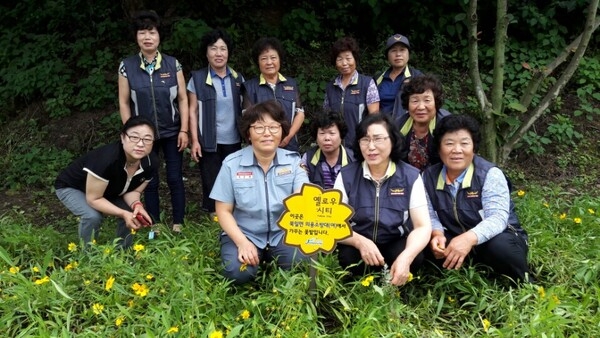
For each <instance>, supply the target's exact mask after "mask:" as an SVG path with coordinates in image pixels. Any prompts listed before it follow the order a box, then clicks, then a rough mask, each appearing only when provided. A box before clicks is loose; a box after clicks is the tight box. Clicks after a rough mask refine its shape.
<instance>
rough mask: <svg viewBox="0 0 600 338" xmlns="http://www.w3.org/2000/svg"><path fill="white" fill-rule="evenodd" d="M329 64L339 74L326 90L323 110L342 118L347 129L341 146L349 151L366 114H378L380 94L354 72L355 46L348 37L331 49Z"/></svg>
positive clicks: (356, 44) (367, 80)
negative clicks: (357, 127) (337, 114)
mask: <svg viewBox="0 0 600 338" xmlns="http://www.w3.org/2000/svg"><path fill="white" fill-rule="evenodd" d="M330 57H331V63H332V64H333V65H334V66H335V68H336V69H337V70H338V72H339V73H340V74H339V75H338V76H337V77H336V78H335V79H334V80H333V81H331V82H330V83H328V84H327V87H326V88H325V100H324V101H323V109H324V110H325V111H333V112H336V113H339V114H341V115H342V116H343V117H344V121H345V122H346V125H347V126H348V134H346V137H344V143H343V144H344V145H345V146H347V147H352V146H353V144H354V139H355V137H356V126H357V125H358V124H359V123H360V121H361V120H362V118H363V117H364V115H365V114H366V113H369V114H371V113H375V112H378V111H379V92H378V91H377V86H376V85H375V81H373V78H372V77H370V76H366V75H362V74H359V73H358V71H356V67H357V63H358V43H357V42H356V40H354V39H353V38H350V37H344V38H341V39H339V40H337V41H336V42H335V43H334V44H333V46H331V54H330Z"/></svg>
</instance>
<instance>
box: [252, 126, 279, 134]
mask: <svg viewBox="0 0 600 338" xmlns="http://www.w3.org/2000/svg"><path fill="white" fill-rule="evenodd" d="M250 127H252V128H254V132H255V133H257V134H264V133H265V129H267V128H268V129H269V132H270V133H271V134H277V133H278V132H279V130H281V124H278V125H273V126H263V125H262V124H255V125H253V126H250Z"/></svg>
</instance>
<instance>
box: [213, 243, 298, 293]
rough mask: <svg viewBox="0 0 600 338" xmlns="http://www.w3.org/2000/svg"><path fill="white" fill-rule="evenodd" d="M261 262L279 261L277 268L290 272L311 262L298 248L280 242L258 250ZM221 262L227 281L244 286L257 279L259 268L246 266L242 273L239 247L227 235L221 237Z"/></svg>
mask: <svg viewBox="0 0 600 338" xmlns="http://www.w3.org/2000/svg"><path fill="white" fill-rule="evenodd" d="M257 251H258V258H259V261H260V262H263V261H266V262H270V261H273V260H275V261H277V266H278V267H280V268H282V269H284V270H289V269H291V268H292V267H293V266H295V265H296V264H298V263H301V262H306V261H308V260H310V257H309V256H306V255H304V254H303V253H302V252H301V251H300V250H299V249H298V248H295V247H293V246H289V245H287V244H285V243H284V242H283V239H281V241H279V244H277V245H275V246H267V247H266V248H264V249H261V248H257ZM221 261H222V262H223V275H224V276H225V278H227V279H231V280H233V283H234V284H238V285H240V284H244V283H247V282H250V281H252V280H254V278H256V275H257V274H258V268H259V266H251V265H248V266H246V268H245V269H242V270H244V271H240V267H241V266H242V263H240V261H239V260H238V248H237V245H235V243H234V242H233V241H232V240H231V238H230V237H229V236H227V235H221Z"/></svg>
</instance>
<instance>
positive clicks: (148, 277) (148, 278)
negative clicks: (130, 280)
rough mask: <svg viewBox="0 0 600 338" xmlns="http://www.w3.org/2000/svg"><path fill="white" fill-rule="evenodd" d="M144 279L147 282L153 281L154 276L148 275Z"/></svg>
mask: <svg viewBox="0 0 600 338" xmlns="http://www.w3.org/2000/svg"><path fill="white" fill-rule="evenodd" d="M146 279H147V280H153V279H154V276H153V275H152V274H151V273H149V274H147V275H146Z"/></svg>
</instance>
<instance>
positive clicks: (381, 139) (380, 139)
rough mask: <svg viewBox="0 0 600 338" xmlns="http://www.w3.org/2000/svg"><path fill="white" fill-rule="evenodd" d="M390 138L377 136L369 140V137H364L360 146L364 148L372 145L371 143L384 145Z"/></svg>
mask: <svg viewBox="0 0 600 338" xmlns="http://www.w3.org/2000/svg"><path fill="white" fill-rule="evenodd" d="M388 138H390V137H389V136H377V137H374V138H368V137H363V138H361V139H360V140H358V144H360V145H361V146H362V147H366V146H368V145H369V144H371V142H373V144H383V142H384V141H385V140H387V139H388Z"/></svg>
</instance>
